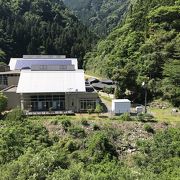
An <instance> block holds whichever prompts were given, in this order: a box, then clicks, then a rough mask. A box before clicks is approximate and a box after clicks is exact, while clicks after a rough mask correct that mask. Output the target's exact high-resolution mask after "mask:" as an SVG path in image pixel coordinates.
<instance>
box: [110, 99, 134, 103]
mask: <svg viewBox="0 0 180 180" xmlns="http://www.w3.org/2000/svg"><path fill="white" fill-rule="evenodd" d="M112 102H120V103H124V102H128V103H129V102H131V101H130V100H129V99H113V100H112Z"/></svg>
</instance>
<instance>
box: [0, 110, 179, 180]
mask: <svg viewBox="0 0 180 180" xmlns="http://www.w3.org/2000/svg"><path fill="white" fill-rule="evenodd" d="M125 117H127V115H124V116H122V117H120V118H114V119H111V120H109V119H103V121H102V120H99V121H98V120H96V121H95V120H93V119H85V118H82V119H79V120H77V119H76V118H75V117H66V116H55V117H30V118H25V117H24V116H23V114H22V112H21V111H20V110H18V109H17V110H14V111H12V112H10V113H9V114H8V115H7V117H6V119H4V120H1V121H0V179H1V180H7V179H10V180H11V179H13V180H14V179H34V180H40V179H41V180H45V179H48V180H52V179H54V180H57V179H62V180H63V179H64V180H72V179H74V180H79V179H83V180H87V179H94V180H101V179H103V180H109V179H112V180H121V179H128V180H134V179H152V180H153V179H161V180H164V179H168V180H171V179H172V180H174V179H178V177H179V176H180V172H179V166H180V149H179V147H180V144H179V143H180V131H179V129H178V127H177V124H176V125H175V126H176V127H175V126H172V125H170V124H169V125H168V124H167V123H147V122H146V123H145V124H144V123H142V122H139V121H137V120H135V119H134V121H133V119H129V118H125Z"/></svg>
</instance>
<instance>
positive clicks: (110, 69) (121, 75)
mask: <svg viewBox="0 0 180 180" xmlns="http://www.w3.org/2000/svg"><path fill="white" fill-rule="evenodd" d="M179 31H180V1H179V0H146V1H144V0H137V2H136V4H135V5H134V6H132V8H131V10H130V11H129V15H128V17H127V18H126V20H125V22H124V23H123V24H122V25H121V26H120V27H119V28H116V30H114V31H113V32H111V33H110V35H109V36H108V37H107V38H106V39H105V40H102V41H100V42H99V43H98V44H97V47H96V48H95V49H94V50H93V52H90V53H88V54H86V66H85V67H86V69H87V71H91V73H95V74H98V75H100V76H106V77H110V78H113V79H114V80H115V81H116V82H117V84H118V87H119V88H117V96H119V97H125V96H127V94H129V95H131V99H132V100H136V99H140V96H142V95H143V93H142V91H143V90H142V87H141V84H142V82H143V81H144V82H146V84H147V88H148V97H149V98H153V97H154V96H155V97H157V96H160V97H162V96H163V97H164V98H166V99H169V100H171V101H172V102H173V103H174V105H176V106H179V105H180V86H179V85H180V46H179V45H180V33H179ZM125 92H126V93H125ZM127 92H128V93H127ZM137 92H141V93H137Z"/></svg>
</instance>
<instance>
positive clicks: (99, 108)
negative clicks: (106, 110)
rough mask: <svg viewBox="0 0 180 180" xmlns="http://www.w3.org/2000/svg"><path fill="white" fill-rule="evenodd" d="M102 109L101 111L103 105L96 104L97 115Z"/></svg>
mask: <svg viewBox="0 0 180 180" xmlns="http://www.w3.org/2000/svg"><path fill="white" fill-rule="evenodd" d="M102 111H103V107H102V106H101V105H100V104H97V105H96V109H95V112H96V113H97V114H98V116H99V113H101V112H102Z"/></svg>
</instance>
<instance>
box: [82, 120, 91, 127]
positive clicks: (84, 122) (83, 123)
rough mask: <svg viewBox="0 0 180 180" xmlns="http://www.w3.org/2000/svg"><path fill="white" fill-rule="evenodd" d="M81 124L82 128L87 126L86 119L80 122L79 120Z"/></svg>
mask: <svg viewBox="0 0 180 180" xmlns="http://www.w3.org/2000/svg"><path fill="white" fill-rule="evenodd" d="M81 124H82V125H83V126H89V123H88V121H87V120H86V119H82V120H81Z"/></svg>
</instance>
